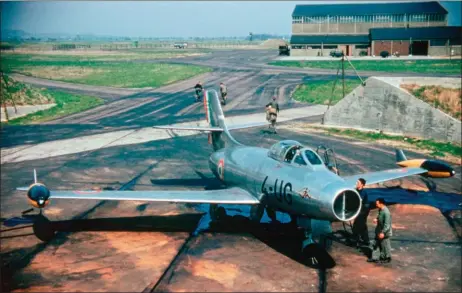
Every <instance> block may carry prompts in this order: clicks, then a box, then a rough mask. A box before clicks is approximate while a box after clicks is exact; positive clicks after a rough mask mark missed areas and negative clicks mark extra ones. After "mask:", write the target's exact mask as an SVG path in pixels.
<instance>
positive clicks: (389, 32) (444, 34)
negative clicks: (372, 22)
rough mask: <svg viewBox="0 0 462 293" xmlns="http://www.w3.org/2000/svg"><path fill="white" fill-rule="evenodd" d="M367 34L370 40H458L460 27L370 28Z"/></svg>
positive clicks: (460, 33)
mask: <svg viewBox="0 0 462 293" xmlns="http://www.w3.org/2000/svg"><path fill="white" fill-rule="evenodd" d="M369 32H370V35H371V40H407V39H409V38H413V39H419V40H432V39H433V40H434V39H453V40H460V39H461V36H462V27H461V26H446V27H413V28H372V29H370V30H369Z"/></svg>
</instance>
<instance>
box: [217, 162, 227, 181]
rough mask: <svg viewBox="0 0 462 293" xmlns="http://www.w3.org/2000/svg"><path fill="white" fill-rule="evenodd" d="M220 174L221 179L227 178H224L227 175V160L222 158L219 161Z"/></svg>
mask: <svg viewBox="0 0 462 293" xmlns="http://www.w3.org/2000/svg"><path fill="white" fill-rule="evenodd" d="M218 175H219V176H220V179H221V180H225V179H224V177H225V160H224V159H220V161H219V162H218Z"/></svg>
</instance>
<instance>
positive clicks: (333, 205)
mask: <svg viewBox="0 0 462 293" xmlns="http://www.w3.org/2000/svg"><path fill="white" fill-rule="evenodd" d="M204 108H205V113H206V119H207V122H208V124H209V126H208V127H171V126H156V127H154V128H159V129H172V130H196V131H204V132H209V143H210V144H211V145H212V147H213V153H212V154H211V155H210V158H209V161H208V163H209V167H210V170H211V171H212V172H213V174H214V175H215V176H216V177H217V178H218V179H219V180H221V181H222V183H223V184H224V185H225V186H226V187H227V188H225V189H221V190H204V191H183V190H181V191H156V190H143V191H106V190H103V191H101V190H97V191H95V190H88V191H61V190H59V191H49V190H48V188H47V187H46V186H45V185H43V184H41V183H38V182H37V178H36V175H34V176H35V180H34V181H35V183H34V184H32V185H31V186H30V187H28V188H27V187H26V188H18V189H19V190H25V191H27V196H28V198H29V201H30V203H31V204H32V205H33V206H34V207H36V208H40V209H42V208H44V207H45V206H47V205H48V204H49V201H50V199H52V198H60V199H93V200H95V199H96V200H137V201H153V202H172V203H205V204H210V210H209V212H210V216H211V218H212V220H217V218H219V216H220V214H219V212H218V205H219V204H233V205H250V206H251V212H250V219H251V220H253V221H255V222H257V223H258V222H260V220H261V218H262V216H263V213H264V210H265V209H266V211H267V213H268V215H269V216H270V218H272V219H275V218H276V217H275V212H276V211H280V212H284V213H287V214H289V215H290V216H291V218H292V220H293V221H294V222H296V224H297V226H298V227H300V228H301V229H303V231H304V236H305V237H304V240H303V242H302V243H301V249H302V251H303V250H307V251H309V250H310V249H317V248H314V246H313V245H315V246H316V243H315V242H314V240H313V238H312V232H313V231H312V225H311V221H312V220H318V221H326V222H328V223H329V224H330V223H331V222H334V221H341V222H348V221H351V220H353V219H354V218H355V217H356V216H357V215H358V214H359V211H360V208H361V201H362V200H361V197H360V196H359V194H358V192H357V191H356V189H355V185H356V182H357V180H358V179H359V178H361V177H362V178H364V179H366V181H367V184H368V185H369V184H375V183H379V182H383V181H388V180H394V179H398V178H402V177H406V176H411V175H416V174H420V175H423V176H426V177H437V178H442V177H452V176H454V174H455V172H454V170H453V169H452V168H451V167H450V166H449V165H447V164H445V163H443V162H439V161H434V160H407V159H406V157H405V156H404V154H403V152H402V151H400V150H398V151H397V154H396V156H397V163H398V165H400V166H402V167H407V168H397V169H390V170H384V171H380V172H369V173H363V174H357V175H353V176H345V177H341V176H339V175H337V173H336V172H333V171H332V168H330V167H332V166H331V164H327V162H326V159H328V157H325V159H324V161H323V159H322V158H321V157H320V155H319V154H318V153H317V152H315V151H314V150H313V149H311V148H309V147H306V146H304V145H302V144H301V143H299V142H297V141H294V140H283V141H280V142H277V143H275V144H274V145H273V146H272V147H271V148H270V149H265V148H260V147H253V146H245V145H243V144H241V143H239V142H238V141H236V140H235V139H234V138H233V136H232V135H231V134H230V132H229V131H230V130H233V129H243V128H248V127H255V126H262V125H268V124H267V123H256V124H246V125H237V126H227V125H226V123H225V117H224V114H223V111H222V108H221V105H220V100H219V98H218V94H217V92H216V91H214V90H212V91H206V92H205V95H204ZM34 172H35V170H34ZM34 174H35V173H34ZM46 223H47V220H46V218H45V220H43V218H42V220H38V221H36V222H35V223H34V232H35V234H36V236H37V237H38V238H39V239H41V240H42V241H49V240H50V239H51V238H52V237H53V236H54V233H55V232H54V231H50V225H47V224H46Z"/></svg>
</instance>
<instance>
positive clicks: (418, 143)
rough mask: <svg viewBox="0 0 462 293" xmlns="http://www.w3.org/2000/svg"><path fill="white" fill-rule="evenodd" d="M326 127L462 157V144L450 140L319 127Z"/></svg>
mask: <svg viewBox="0 0 462 293" xmlns="http://www.w3.org/2000/svg"><path fill="white" fill-rule="evenodd" d="M316 128H317V129H324V130H326V131H327V133H328V134H333V135H344V136H349V137H354V138H357V139H361V140H366V141H377V140H382V139H383V140H391V141H400V142H406V143H409V144H411V145H413V146H415V147H417V148H419V149H423V150H429V151H431V152H432V153H431V155H432V156H439V157H442V156H444V155H445V154H449V155H452V156H456V157H460V156H462V146H461V145H460V144H455V143H449V142H438V141H435V140H425V139H415V138H407V137H404V136H394V135H388V134H384V133H376V132H365V131H359V130H355V129H338V128H318V127H316Z"/></svg>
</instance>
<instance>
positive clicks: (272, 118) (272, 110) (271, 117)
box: [266, 97, 279, 133]
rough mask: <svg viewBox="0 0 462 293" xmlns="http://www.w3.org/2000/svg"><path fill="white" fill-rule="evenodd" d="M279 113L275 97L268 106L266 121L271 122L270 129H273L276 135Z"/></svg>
mask: <svg viewBox="0 0 462 293" xmlns="http://www.w3.org/2000/svg"><path fill="white" fill-rule="evenodd" d="M278 113H279V104H278V103H277V102H276V97H273V100H272V101H271V102H269V103H268V104H266V120H268V121H269V122H271V125H270V127H272V128H273V130H274V133H276V120H277V116H278Z"/></svg>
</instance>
